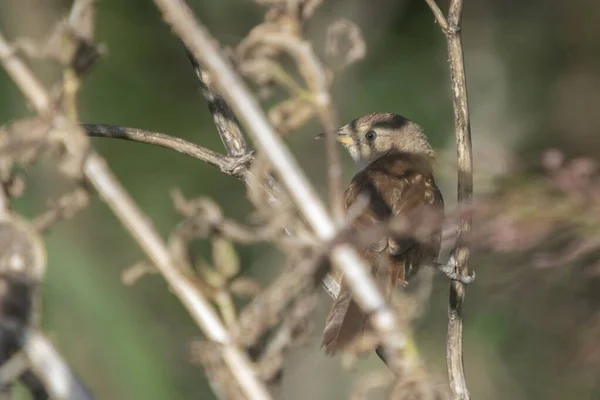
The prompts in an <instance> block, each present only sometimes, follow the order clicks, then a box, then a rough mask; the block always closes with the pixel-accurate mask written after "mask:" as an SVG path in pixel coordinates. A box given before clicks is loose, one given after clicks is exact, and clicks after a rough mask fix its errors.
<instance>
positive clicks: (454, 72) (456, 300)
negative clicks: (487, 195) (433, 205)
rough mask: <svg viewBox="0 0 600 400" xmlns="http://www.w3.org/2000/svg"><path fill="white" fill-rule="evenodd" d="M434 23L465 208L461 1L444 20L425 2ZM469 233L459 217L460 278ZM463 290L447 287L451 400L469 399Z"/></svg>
mask: <svg viewBox="0 0 600 400" xmlns="http://www.w3.org/2000/svg"><path fill="white" fill-rule="evenodd" d="M426 1H427V4H429V5H430V7H431V9H432V11H433V14H434V15H435V17H436V20H437V21H438V23H439V24H440V26H441V27H442V31H443V32H444V35H445V36H446V41H447V44H448V56H449V64H450V81H451V85H452V100H453V106H454V125H455V134H456V152H457V161H458V179H457V181H458V206H459V208H461V209H464V208H465V207H467V206H469V205H470V204H471V203H472V198H473V150H472V145H471V125H470V121H469V103H468V98H467V81H466V76H465V63H464V56H463V48H462V38H461V34H460V28H461V19H462V8H463V0H452V1H451V2H450V10H449V12H448V18H447V20H446V19H444V18H443V15H442V14H441V11H440V9H439V8H438V6H437V5H436V3H435V1H434V0H426ZM470 231H471V218H470V216H468V215H462V216H461V217H460V219H459V224H458V231H457V239H456V249H455V252H454V256H455V258H456V272H457V273H458V274H459V275H460V276H467V275H468V261H469V248H468V247H467V246H466V244H465V241H466V240H465V239H466V236H467V235H468V234H469V232H470ZM464 298H465V287H464V284H463V283H462V282H460V281H452V283H451V285H450V301H449V307H448V336H447V349H446V351H447V353H446V358H447V363H448V378H449V380H450V388H451V389H452V393H453V396H454V398H455V399H461V400H468V399H470V394H469V390H468V388H467V382H466V378H465V372H464V365H463V351H462V344H463V339H462V333H463V315H462V308H463V303H464Z"/></svg>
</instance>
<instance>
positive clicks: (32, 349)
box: [23, 332, 93, 400]
mask: <svg viewBox="0 0 600 400" xmlns="http://www.w3.org/2000/svg"><path fill="white" fill-rule="evenodd" d="M23 353H24V354H25V356H26V357H27V359H28V361H29V363H30V364H31V368H32V369H33V372H34V373H35V375H36V376H37V377H39V378H40V379H41V380H42V382H43V383H44V387H45V388H46V390H47V391H48V393H49V394H50V397H52V398H53V399H56V400H91V399H92V398H93V397H92V396H91V394H90V393H89V392H88V390H87V389H86V388H84V387H83V386H82V385H81V383H79V381H78V380H77V378H76V377H75V375H74V374H73V372H72V371H71V370H70V369H69V366H68V365H67V363H66V362H65V361H64V360H63V359H62V357H61V356H60V354H59V353H58V352H57V351H56V349H55V348H54V346H53V345H52V343H51V342H50V340H48V338H46V337H45V336H44V335H43V334H42V333H41V332H35V333H31V334H30V336H29V337H28V339H27V341H26V343H25V346H24V347H23Z"/></svg>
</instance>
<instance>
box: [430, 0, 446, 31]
mask: <svg viewBox="0 0 600 400" xmlns="http://www.w3.org/2000/svg"><path fill="white" fill-rule="evenodd" d="M425 2H427V4H429V7H430V8H431V11H433V16H434V17H435V22H437V23H438V25H439V26H440V27H441V28H442V31H444V33H445V32H446V31H447V30H448V21H446V17H444V13H443V12H442V10H440V8H439V7H438V5H437V3H436V1H435V0H425Z"/></svg>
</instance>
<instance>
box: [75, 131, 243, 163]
mask: <svg viewBox="0 0 600 400" xmlns="http://www.w3.org/2000/svg"><path fill="white" fill-rule="evenodd" d="M81 127H82V128H83V129H85V131H86V132H87V133H88V134H89V135H90V136H93V137H102V138H113V139H123V140H130V141H132V142H140V143H147V144H152V145H155V146H160V147H164V148H167V149H170V150H175V151H177V152H179V153H182V154H185V155H188V156H190V157H194V158H196V159H198V160H200V161H203V162H205V163H207V164H208V165H211V166H213V167H217V168H219V169H220V170H221V172H223V173H225V174H227V175H239V174H240V172H241V171H242V169H241V168H240V167H242V166H243V165H245V164H247V163H249V162H250V161H252V155H251V153H245V155H242V156H238V157H233V156H231V157H230V156H224V155H221V154H219V153H217V152H214V151H212V150H209V149H207V148H205V147H202V146H199V145H197V144H195V143H191V142H188V141H187V140H184V139H181V138H178V137H174V136H169V135H165V134H164V133H159V132H151V131H146V130H143V129H137V128H128V127H125V126H116V125H104V124H83V125H81Z"/></svg>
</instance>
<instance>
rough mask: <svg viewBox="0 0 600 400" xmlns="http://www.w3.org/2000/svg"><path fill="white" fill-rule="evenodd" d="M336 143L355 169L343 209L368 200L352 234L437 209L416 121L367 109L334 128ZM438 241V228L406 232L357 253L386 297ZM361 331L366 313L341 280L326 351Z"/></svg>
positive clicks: (430, 258) (428, 260)
mask: <svg viewBox="0 0 600 400" xmlns="http://www.w3.org/2000/svg"><path fill="white" fill-rule="evenodd" d="M319 136H321V137H322V136H323V135H319ZM337 141H338V142H340V143H342V144H343V146H344V147H345V148H346V149H347V150H348V152H349V153H350V156H351V157H352V158H353V159H354V161H355V162H356V163H357V164H358V165H359V167H360V168H361V171H360V172H358V173H357V174H356V175H355V176H354V178H353V179H352V181H351V183H350V185H349V186H348V188H347V189H346V192H345V206H346V210H348V208H349V207H351V206H352V205H353V204H355V202H356V201H357V200H358V199H359V196H360V195H363V194H364V195H367V196H368V199H369V202H368V206H367V207H366V208H364V210H363V211H362V212H361V214H360V215H359V216H358V217H357V218H356V219H355V220H354V222H353V226H352V229H354V230H355V232H357V231H360V230H364V229H365V228H368V227H370V226H373V225H375V224H380V223H382V222H384V221H386V220H388V219H389V218H391V217H394V216H397V215H399V214H403V215H410V214H411V213H418V212H420V211H424V210H432V211H434V212H438V213H440V214H441V213H443V210H444V201H443V199H442V194H441V193H440V191H439V189H438V188H437V186H436V185H435V181H434V179H433V175H432V172H433V171H432V170H433V162H434V160H435V152H434V151H433V149H432V147H431V145H430V144H429V142H428V141H427V137H426V136H425V134H424V133H423V130H422V129H421V127H420V126H419V125H417V124H416V123H414V122H412V121H410V120H408V119H406V118H404V117H402V116H400V115H396V114H390V113H372V114H367V115H365V116H363V117H361V118H358V119H355V120H353V121H352V122H350V123H349V124H348V125H345V126H343V127H342V128H340V129H339V130H338V131H337ZM440 244H441V230H439V229H435V230H433V231H431V232H429V233H427V234H426V237H425V238H424V240H419V241H417V240H415V239H413V238H410V237H407V236H398V237H394V236H390V237H385V238H383V239H382V240H380V241H378V242H376V243H375V244H374V245H372V246H370V247H369V248H365V249H362V251H361V256H362V257H363V258H364V259H365V260H367V261H368V262H369V263H370V265H371V267H372V272H373V275H374V276H375V277H376V281H377V282H378V284H379V285H380V287H381V288H382V290H383V291H384V293H385V294H386V295H387V297H388V299H389V297H390V295H391V293H392V291H393V290H395V289H396V285H397V284H398V283H401V284H404V285H405V284H406V282H407V280H408V279H409V278H410V277H411V276H413V275H414V274H415V273H417V271H418V270H419V267H420V266H422V265H432V264H433V263H434V262H435V261H436V259H437V256H438V253H439V250H440ZM367 329H369V327H368V323H367V315H366V314H365V313H364V312H363V311H362V310H361V309H360V308H359V306H358V305H357V304H356V303H355V302H354V300H353V299H352V296H351V293H350V290H349V288H348V286H347V285H346V284H345V282H344V279H343V278H342V283H341V291H340V294H339V296H338V298H337V299H336V300H335V301H334V303H333V306H332V307H331V311H330V312H329V316H328V317H327V321H326V324H325V331H324V333H323V346H324V347H325V350H326V352H327V353H329V354H333V353H335V352H337V351H338V350H341V349H344V348H345V347H346V346H348V345H349V344H350V343H351V342H352V341H354V340H355V339H357V338H359V337H360V335H362V334H363V333H364V332H365V330H367Z"/></svg>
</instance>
